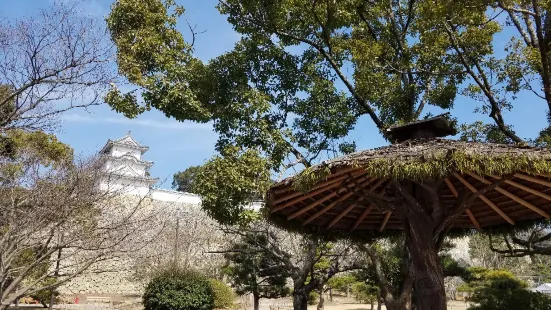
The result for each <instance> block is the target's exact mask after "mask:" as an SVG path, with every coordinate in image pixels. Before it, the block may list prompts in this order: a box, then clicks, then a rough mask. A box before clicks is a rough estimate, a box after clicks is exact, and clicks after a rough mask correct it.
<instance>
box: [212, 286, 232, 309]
mask: <svg viewBox="0 0 551 310" xmlns="http://www.w3.org/2000/svg"><path fill="white" fill-rule="evenodd" d="M209 281H210V287H211V289H212V297H213V299H214V309H228V308H230V307H231V306H232V305H233V302H234V299H235V294H234V293H233V291H232V289H231V287H229V286H228V285H227V284H226V283H224V282H222V281H218V280H215V279H210V280H209Z"/></svg>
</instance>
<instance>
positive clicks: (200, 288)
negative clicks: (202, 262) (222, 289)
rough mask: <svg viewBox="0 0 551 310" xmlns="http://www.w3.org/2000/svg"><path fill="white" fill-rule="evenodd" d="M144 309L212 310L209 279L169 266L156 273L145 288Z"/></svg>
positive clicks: (212, 300) (211, 293) (212, 299)
mask: <svg viewBox="0 0 551 310" xmlns="http://www.w3.org/2000/svg"><path fill="white" fill-rule="evenodd" d="M143 305H144V308H145V310H212V309H213V307H214V298H213V292H212V288H211V284H210V281H209V279H207V278H206V277H204V276H202V275H200V274H198V273H196V272H193V271H188V270H181V269H177V268H170V269H167V270H165V271H161V272H160V273H158V274H157V276H155V277H154V278H153V279H152V280H151V281H150V282H149V283H148V284H147V287H146V288H145V292H144V295H143Z"/></svg>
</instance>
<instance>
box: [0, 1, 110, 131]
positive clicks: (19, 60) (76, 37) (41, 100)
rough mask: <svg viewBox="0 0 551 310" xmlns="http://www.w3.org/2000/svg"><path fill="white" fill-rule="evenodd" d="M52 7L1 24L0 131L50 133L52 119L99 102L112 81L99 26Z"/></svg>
mask: <svg viewBox="0 0 551 310" xmlns="http://www.w3.org/2000/svg"><path fill="white" fill-rule="evenodd" d="M82 13H83V12H80V11H79V10H78V9H76V5H75V4H72V5H71V4H64V1H56V4H54V5H52V6H50V7H48V8H47V9H44V10H41V11H39V12H38V13H37V14H36V15H33V16H29V17H27V16H26V17H25V18H22V19H21V20H13V19H3V20H2V22H1V23H0V128H1V130H2V132H3V131H5V130H9V129H24V130H36V129H42V130H49V129H52V127H54V126H55V125H56V123H55V122H52V119H53V117H54V116H56V115H58V114H59V113H61V112H64V111H67V110H69V109H72V108H78V107H80V108H84V107H88V106H91V105H97V104H100V103H101V101H100V100H98V99H101V97H102V95H103V93H104V91H105V90H106V89H107V88H108V87H109V84H110V83H111V82H115V77H116V72H115V70H114V68H113V67H112V65H111V64H110V59H111V57H112V55H113V54H112V52H113V49H112V44H111V43H110V42H109V41H108V39H107V38H106V37H105V33H104V29H105V28H104V26H103V25H101V24H100V23H99V22H98V21H97V20H95V19H92V18H88V17H86V16H84V15H83V14H82Z"/></svg>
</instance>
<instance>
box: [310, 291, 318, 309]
mask: <svg viewBox="0 0 551 310" xmlns="http://www.w3.org/2000/svg"><path fill="white" fill-rule="evenodd" d="M319 301H320V294H318V293H316V292H310V294H309V295H308V304H309V305H311V306H312V305H317V304H318V303H319Z"/></svg>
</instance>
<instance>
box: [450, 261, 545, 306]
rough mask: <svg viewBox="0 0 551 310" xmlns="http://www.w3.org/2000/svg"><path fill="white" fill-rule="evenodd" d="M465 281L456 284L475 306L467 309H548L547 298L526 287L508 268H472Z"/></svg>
mask: <svg viewBox="0 0 551 310" xmlns="http://www.w3.org/2000/svg"><path fill="white" fill-rule="evenodd" d="M469 271H470V275H469V276H467V277H466V281H467V282H466V283H465V284H464V285H463V286H462V287H460V290H461V291H464V292H468V293H469V295H470V297H469V300H470V301H472V302H474V303H475V305H474V306H471V307H469V310H494V309H495V310H498V309H549V307H550V306H551V298H550V297H549V296H546V295H544V294H540V293H535V292H531V291H528V290H527V289H526V287H527V284H526V283H524V282H523V281H520V280H518V279H517V278H515V276H514V275H513V274H512V273H511V272H508V271H503V270H488V269H484V268H472V269H470V270H469Z"/></svg>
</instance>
